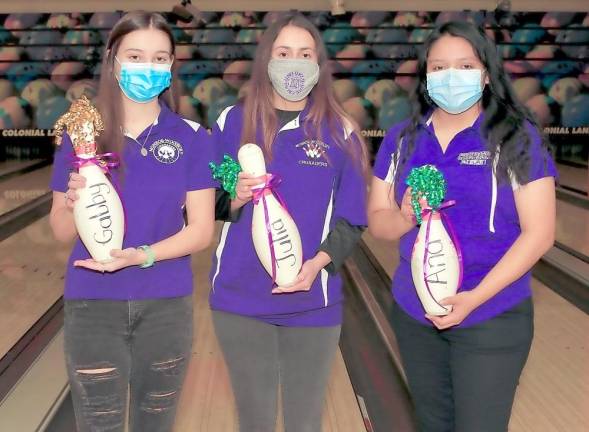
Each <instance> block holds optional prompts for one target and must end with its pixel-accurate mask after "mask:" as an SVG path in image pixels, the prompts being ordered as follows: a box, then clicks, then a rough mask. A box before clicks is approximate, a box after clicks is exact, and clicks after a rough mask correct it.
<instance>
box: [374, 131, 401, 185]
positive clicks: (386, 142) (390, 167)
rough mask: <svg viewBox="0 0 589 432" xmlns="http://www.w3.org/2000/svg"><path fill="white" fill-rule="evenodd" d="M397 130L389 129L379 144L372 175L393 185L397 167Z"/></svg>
mask: <svg viewBox="0 0 589 432" xmlns="http://www.w3.org/2000/svg"><path fill="white" fill-rule="evenodd" d="M398 133H399V129H398V128H395V127H393V128H391V129H390V130H389V131H388V132H387V133H386V135H385V136H384V138H383V139H382V142H381V144H380V147H379V149H378V152H377V154H376V159H375V161H374V167H373V174H374V176H376V177H378V178H379V179H381V180H384V181H386V182H387V183H393V181H394V178H395V173H396V169H397V166H398V159H399V157H398V156H399V155H398V154H397V135H398Z"/></svg>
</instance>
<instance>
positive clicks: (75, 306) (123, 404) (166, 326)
mask: <svg viewBox="0 0 589 432" xmlns="http://www.w3.org/2000/svg"><path fill="white" fill-rule="evenodd" d="M192 326H193V324H192V296H187V297H179V298H171V299H158V300H140V301H108V300H68V301H66V302H65V323H64V332H65V354H66V363H67V369H68V375H69V380H70V387H71V392H72V399H73V402H74V410H75V413H76V423H77V425H78V431H79V432H94V431H117V432H118V431H120V432H122V431H124V430H125V419H126V414H127V394H128V392H129V408H128V409H129V426H130V427H129V431H131V432H149V431H154V432H155V431H157V432H165V431H171V430H172V426H173V423H174V417H175V414H176V405H177V402H178V399H179V397H180V390H181V388H182V383H183V381H184V376H185V374H186V369H187V366H188V362H189V360H190V350H191V346H192Z"/></svg>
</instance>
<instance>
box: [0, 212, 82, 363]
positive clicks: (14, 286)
mask: <svg viewBox="0 0 589 432" xmlns="http://www.w3.org/2000/svg"><path fill="white" fill-rule="evenodd" d="M70 248H71V246H70V245H63V244H59V243H56V242H55V241H54V240H53V236H52V233H51V229H50V227H49V222H48V217H44V218H42V219H39V220H38V221H36V222H34V223H33V224H31V225H29V226H28V227H27V228H25V229H23V230H20V231H18V232H17V233H16V234H14V235H12V236H10V237H8V238H6V239H5V240H3V241H1V242H0V329H2V331H0V358H2V357H3V356H4V355H5V354H6V353H7V352H8V351H9V350H10V349H11V348H12V347H13V345H14V344H15V343H16V342H17V341H18V340H19V339H20V338H21V337H22V336H23V335H24V334H25V333H26V332H27V331H28V330H29V328H30V327H31V326H32V325H33V324H34V323H35V322H37V320H38V319H39V318H41V316H43V314H44V313H45V312H46V311H47V310H48V309H49V307H51V305H53V304H54V303H55V302H56V301H57V300H58V299H59V297H61V295H62V294H63V277H64V274H65V265H66V262H67V258H68V255H69V251H70Z"/></svg>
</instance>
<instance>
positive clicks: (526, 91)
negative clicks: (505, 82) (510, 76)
mask: <svg viewBox="0 0 589 432" xmlns="http://www.w3.org/2000/svg"><path fill="white" fill-rule="evenodd" d="M513 89H514V90H515V94H516V96H517V98H518V99H519V101H520V102H521V103H525V102H526V101H528V100H529V99H531V98H532V97H533V96H536V95H537V94H539V93H541V91H542V83H541V82H540V80H539V79H538V78H533V77H525V78H519V79H516V80H515V81H513Z"/></svg>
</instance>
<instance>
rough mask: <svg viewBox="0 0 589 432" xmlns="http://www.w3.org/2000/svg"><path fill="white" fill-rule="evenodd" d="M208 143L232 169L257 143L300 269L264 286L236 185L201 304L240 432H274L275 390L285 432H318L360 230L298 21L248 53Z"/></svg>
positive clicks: (353, 142)
mask: <svg viewBox="0 0 589 432" xmlns="http://www.w3.org/2000/svg"><path fill="white" fill-rule="evenodd" d="M213 139H214V141H215V144H216V145H217V147H218V148H219V149H221V150H222V152H223V153H225V154H229V155H230V156H232V157H233V158H234V159H236V155H237V152H238V150H239V148H240V146H241V145H242V144H244V143H249V142H253V143H257V144H259V145H260V146H261V147H262V148H263V149H264V152H265V157H266V165H267V171H268V172H269V173H272V174H274V175H278V176H279V177H280V178H281V180H282V182H281V183H280V185H279V186H278V188H277V190H278V192H279V194H280V195H281V196H282V198H283V199H284V201H285V202H286V205H287V207H288V211H289V213H290V214H291V216H292V217H293V219H294V221H295V223H296V224H297V226H298V229H299V232H300V235H301V239H302V245H303V260H304V263H303V267H302V269H301V271H300V274H299V276H298V279H297V282H296V283H295V284H294V285H293V286H290V287H288V288H287V287H275V286H273V284H272V278H271V277H270V276H269V275H268V273H266V271H265V270H264V268H263V267H262V265H261V263H260V261H259V259H258V257H257V255H256V252H255V250H254V246H253V242H252V234H251V223H252V210H253V204H252V202H251V199H252V192H251V188H252V186H255V185H257V184H259V183H261V182H262V179H260V178H251V177H250V176H248V175H245V174H243V173H241V174H240V177H239V182H238V184H237V197H236V199H234V200H232V202H231V203H230V210H231V211H232V212H233V215H234V216H235V215H236V213H238V212H239V211H241V214H240V215H239V217H238V218H237V217H233V220H237V221H234V222H226V223H225V225H224V226H223V229H222V233H221V238H220V241H219V246H218V248H217V251H216V253H215V256H214V262H213V267H212V272H211V281H212V290H211V295H210V304H211V308H212V309H213V320H214V326H215V331H216V334H217V337H218V339H219V342H220V344H221V347H222V349H223V352H224V355H225V361H226V363H227V366H228V369H229V373H230V377H231V383H232V385H233V391H234V394H235V400H236V404H237V409H238V414H239V424H240V430H241V431H242V432H250V431H255V432H270V431H274V428H275V423H276V414H277V396H278V389H279V387H280V389H281V392H282V393H281V394H282V402H283V412H284V424H285V430H287V431H295V432H296V431H319V430H320V428H321V414H322V409H323V404H324V403H323V399H324V394H325V388H326V385H327V380H328V378H329V372H330V370H331V364H332V360H333V357H334V353H335V351H336V349H337V346H338V339H339V334H340V324H341V320H342V301H343V296H342V289H341V285H342V281H341V278H340V277H339V276H338V275H337V269H338V268H339V267H340V266H341V264H342V262H343V260H344V259H345V258H346V256H347V255H348V254H349V252H350V251H351V249H352V248H353V247H354V245H355V243H356V242H357V240H358V238H359V235H360V234H361V232H362V228H363V226H364V225H365V223H366V220H365V190H366V185H365V181H364V178H363V174H362V172H363V169H364V167H365V165H366V156H365V147H364V145H363V142H362V140H361V138H360V135H359V134H358V131H357V130H356V129H354V128H353V127H352V123H351V122H350V121H349V120H348V119H347V117H346V115H345V113H344V112H343V110H342V108H341V107H340V105H339V104H338V103H337V101H336V99H335V95H334V93H333V90H332V79H331V75H330V73H329V70H328V69H327V56H326V50H325V47H324V46H323V43H322V41H321V36H320V34H319V32H318V31H317V29H316V28H315V27H314V26H313V25H312V24H311V23H310V22H309V21H308V20H307V19H306V18H305V17H303V16H302V15H300V14H287V15H285V16H283V17H282V18H281V19H279V20H278V21H277V22H276V23H275V24H273V25H272V26H270V27H269V28H268V29H267V30H266V32H265V33H264V35H263V37H262V40H261V42H260V44H259V46H258V48H257V53H256V58H255V61H254V66H253V72H252V77H251V82H250V85H249V88H248V92H247V95H246V97H245V100H244V101H242V102H240V103H239V104H238V105H236V106H233V107H229V108H227V109H226V110H225V111H224V112H223V113H222V114H221V116H220V117H219V119H218V120H217V123H216V125H215V126H214V128H213Z"/></svg>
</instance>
